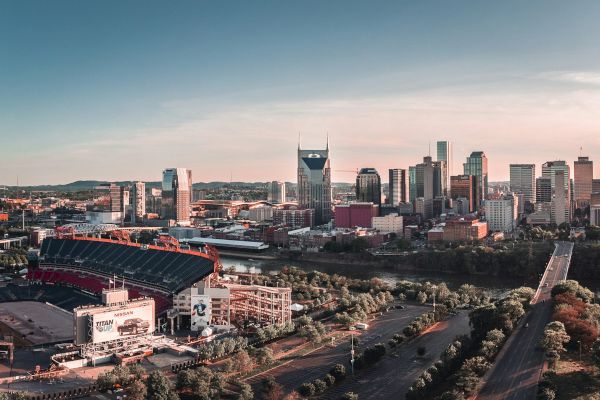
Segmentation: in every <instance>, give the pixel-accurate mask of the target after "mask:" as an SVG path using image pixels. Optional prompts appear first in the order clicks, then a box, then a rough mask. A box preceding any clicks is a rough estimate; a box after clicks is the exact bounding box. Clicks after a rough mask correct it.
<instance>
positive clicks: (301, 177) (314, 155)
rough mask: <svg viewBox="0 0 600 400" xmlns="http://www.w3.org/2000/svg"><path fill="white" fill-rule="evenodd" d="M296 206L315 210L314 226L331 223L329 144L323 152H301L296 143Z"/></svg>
mask: <svg viewBox="0 0 600 400" xmlns="http://www.w3.org/2000/svg"><path fill="white" fill-rule="evenodd" d="M298 205H299V206H300V207H302V208H312V209H314V210H315V212H314V221H313V224H314V225H323V224H327V223H329V222H330V221H331V167H330V165H329V142H328V143H327V146H326V148H325V150H302V149H301V148H300V143H298Z"/></svg>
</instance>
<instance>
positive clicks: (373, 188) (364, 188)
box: [356, 168, 381, 206]
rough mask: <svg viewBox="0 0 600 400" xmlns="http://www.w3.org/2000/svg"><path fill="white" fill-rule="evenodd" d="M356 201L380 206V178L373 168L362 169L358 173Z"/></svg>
mask: <svg viewBox="0 0 600 400" xmlns="http://www.w3.org/2000/svg"><path fill="white" fill-rule="evenodd" d="M356 201H358V202H361V203H369V202H370V203H373V204H377V205H378V206H380V205H381V177H380V176H379V173H377V170H376V169H375V168H362V169H361V170H360V171H359V172H358V175H357V176H356Z"/></svg>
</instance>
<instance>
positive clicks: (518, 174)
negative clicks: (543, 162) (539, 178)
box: [510, 164, 536, 204]
mask: <svg viewBox="0 0 600 400" xmlns="http://www.w3.org/2000/svg"><path fill="white" fill-rule="evenodd" d="M535 189H536V184H535V164H510V191H511V192H513V193H521V194H523V199H524V200H525V201H528V202H529V203H531V204H533V203H535V202H536V190H535Z"/></svg>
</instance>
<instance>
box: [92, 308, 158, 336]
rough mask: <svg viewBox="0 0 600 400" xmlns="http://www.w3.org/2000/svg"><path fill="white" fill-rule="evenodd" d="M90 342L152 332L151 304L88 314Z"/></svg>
mask: <svg viewBox="0 0 600 400" xmlns="http://www.w3.org/2000/svg"><path fill="white" fill-rule="evenodd" d="M90 317H91V318H92V329H93V330H92V343H102V342H108V341H111V340H117V339H122V338H126V337H127V336H133V335H140V334H143V333H152V332H154V315H153V307H152V304H150V303H148V304H141V305H139V306H137V307H129V308H123V309H121V310H113V311H107V312H102V313H98V314H93V315H90Z"/></svg>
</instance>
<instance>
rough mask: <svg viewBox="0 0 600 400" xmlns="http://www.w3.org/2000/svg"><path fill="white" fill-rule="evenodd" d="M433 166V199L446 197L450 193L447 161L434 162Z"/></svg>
mask: <svg viewBox="0 0 600 400" xmlns="http://www.w3.org/2000/svg"><path fill="white" fill-rule="evenodd" d="M432 165H433V197H434V198H435V197H444V196H446V195H447V193H448V185H447V181H448V168H447V167H446V161H434V162H433V163H432Z"/></svg>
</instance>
